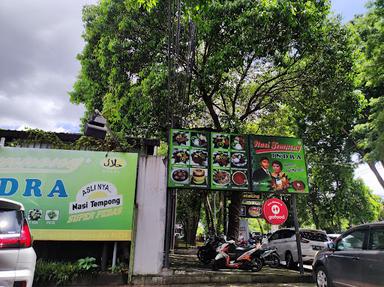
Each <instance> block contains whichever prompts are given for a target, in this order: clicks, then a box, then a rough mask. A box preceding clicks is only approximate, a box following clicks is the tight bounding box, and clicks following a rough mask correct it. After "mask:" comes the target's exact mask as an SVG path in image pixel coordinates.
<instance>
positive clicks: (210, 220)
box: [204, 192, 216, 234]
mask: <svg viewBox="0 0 384 287" xmlns="http://www.w3.org/2000/svg"><path fill="white" fill-rule="evenodd" d="M204 208H205V218H206V220H207V225H208V233H209V234H215V233H216V230H215V225H214V220H213V212H212V207H211V204H210V202H209V194H208V193H207V192H205V193H204Z"/></svg>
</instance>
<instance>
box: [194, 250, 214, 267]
mask: <svg viewBox="0 0 384 287" xmlns="http://www.w3.org/2000/svg"><path fill="white" fill-rule="evenodd" d="M197 258H199V260H200V262H201V263H203V264H205V265H208V264H209V263H211V260H212V259H211V258H210V257H209V254H208V252H207V250H205V249H203V248H199V250H198V251H197Z"/></svg>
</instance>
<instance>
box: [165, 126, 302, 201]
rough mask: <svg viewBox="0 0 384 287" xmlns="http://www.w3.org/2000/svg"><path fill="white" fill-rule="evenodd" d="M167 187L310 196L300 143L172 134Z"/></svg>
mask: <svg viewBox="0 0 384 287" xmlns="http://www.w3.org/2000/svg"><path fill="white" fill-rule="evenodd" d="M169 143H170V144H169V164H168V187H169V188H195V189H212V190H233V191H236V190H239V191H253V192H257V193H261V192H274V193H286V194H287V193H308V192H309V189H308V179H307V168H306V162H305V158H304V147H303V144H302V141H301V140H300V139H297V138H288V137H271V136H261V135H243V134H230V133H219V132H206V131H196V130H185V129H171V130H170V139H169Z"/></svg>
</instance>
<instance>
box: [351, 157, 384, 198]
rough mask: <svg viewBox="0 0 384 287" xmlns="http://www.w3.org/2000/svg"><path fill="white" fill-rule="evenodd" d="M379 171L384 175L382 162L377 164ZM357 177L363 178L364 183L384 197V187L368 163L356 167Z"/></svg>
mask: <svg viewBox="0 0 384 287" xmlns="http://www.w3.org/2000/svg"><path fill="white" fill-rule="evenodd" d="M376 168H377V170H378V172H379V173H380V174H381V175H382V176H383V177H384V168H383V166H382V165H381V164H380V163H377V164H376ZM355 177H356V178H362V179H363V180H364V183H365V184H366V185H367V186H368V187H369V188H370V189H371V190H372V191H373V193H374V194H377V195H380V196H381V197H383V198H384V189H383V188H382V186H381V185H380V183H379V181H378V180H377V178H376V176H375V174H374V173H373V172H372V171H371V169H370V168H369V166H368V165H367V164H360V165H359V166H358V167H357V168H356V169H355Z"/></svg>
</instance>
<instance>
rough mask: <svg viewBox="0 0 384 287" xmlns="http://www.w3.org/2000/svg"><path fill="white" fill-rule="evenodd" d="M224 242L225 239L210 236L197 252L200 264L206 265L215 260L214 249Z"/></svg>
mask: <svg viewBox="0 0 384 287" xmlns="http://www.w3.org/2000/svg"><path fill="white" fill-rule="evenodd" d="M224 242H225V238H224V237H223V236H217V235H214V236H211V237H209V238H208V239H207V240H206V241H205V243H204V245H203V246H201V247H199V249H198V251H197V258H199V260H200V262H202V263H203V264H206V265H208V264H209V263H211V261H212V260H213V259H214V258H215V256H216V254H217V252H216V249H217V248H218V246H219V245H220V244H222V243H224Z"/></svg>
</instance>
